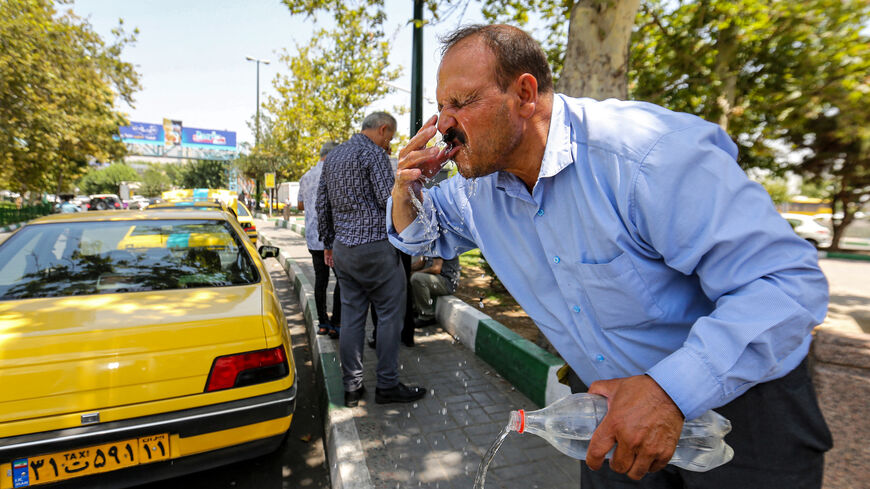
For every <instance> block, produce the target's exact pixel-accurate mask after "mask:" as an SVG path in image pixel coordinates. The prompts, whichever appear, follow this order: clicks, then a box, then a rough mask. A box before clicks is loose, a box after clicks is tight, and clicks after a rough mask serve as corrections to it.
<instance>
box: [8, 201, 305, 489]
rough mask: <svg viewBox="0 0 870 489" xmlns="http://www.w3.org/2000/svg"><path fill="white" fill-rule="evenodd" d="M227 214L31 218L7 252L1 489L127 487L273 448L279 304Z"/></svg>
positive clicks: (282, 380)
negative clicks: (44, 486)
mask: <svg viewBox="0 0 870 489" xmlns="http://www.w3.org/2000/svg"><path fill="white" fill-rule="evenodd" d="M243 235H244V231H243V230H242V229H241V228H240V227H239V225H238V223H237V222H235V220H234V219H231V218H230V216H229V215H228V214H226V213H224V212H214V211H177V212H144V211H142V212H139V211H131V212H126V213H117V212H109V211H104V212H87V213H78V214H55V215H52V216H47V217H43V218H38V219H35V220H33V221H31V222H30V223H28V224H26V225H25V226H23V227H21V228H20V229H18V230H16V231H15V232H14V233H13V234H11V235H10V236H9V238H8V239H7V240H6V241H5V242H3V243H2V244H0V344H2V355H0V378H2V379H3V382H2V392H3V394H2V396H0V487H4V488H5V487H10V488H11V487H25V486H29V485H38V484H47V483H52V485H51V486H50V487H52V488H53V487H66V486H67V485H72V486H75V487H125V486H129V485H136V484H143V483H145V482H150V481H154V480H159V479H162V478H166V477H171V476H175V475H179V474H182V473H188V472H193V471H196V470H200V469H202V468H208V467H212V466H215V465H216V464H225V463H228V462H231V461H236V460H242V459H247V458H251V457H255V456H258V455H261V454H265V453H268V452H270V451H274V450H275V449H277V448H278V447H279V446H280V444H281V442H282V440H283V439H284V438H285V436H286V432H287V430H288V428H289V426H290V423H291V420H292V417H293V412H294V409H295V402H296V392H297V390H296V370H295V365H294V362H293V357H292V349H291V344H290V338H289V335H288V332H287V328H286V320H285V317H284V313H283V311H282V308H281V305H280V303H279V302H278V299H277V296H276V294H275V288H274V286H273V284H272V281H271V279H270V277H269V273H268V272H267V270H266V268H265V266H264V264H263V259H265V258H267V257H274V256H277V254H278V249H277V248H274V247H268V246H263V247H261V248H260V249H259V252H258V250H257V249H256V248H255V247H254V246H253V244H252V243H251V242H250V241H249V240H247V239H244V238H243Z"/></svg>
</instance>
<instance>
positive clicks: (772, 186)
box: [760, 178, 791, 204]
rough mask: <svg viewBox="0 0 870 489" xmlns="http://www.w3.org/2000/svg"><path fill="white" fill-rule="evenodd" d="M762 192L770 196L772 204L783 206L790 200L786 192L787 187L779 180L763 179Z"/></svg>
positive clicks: (783, 181)
mask: <svg viewBox="0 0 870 489" xmlns="http://www.w3.org/2000/svg"><path fill="white" fill-rule="evenodd" d="M760 183H761V185H762V186H763V187H764V190H767V193H768V194H770V199H771V200H772V201H773V203H774V204H783V203H785V202H788V201H789V199H791V194H789V192H788V185H786V183H785V180H783V179H781V178H765V179H763V180H762V181H761V182H760Z"/></svg>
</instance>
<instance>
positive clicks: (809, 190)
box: [801, 179, 834, 199]
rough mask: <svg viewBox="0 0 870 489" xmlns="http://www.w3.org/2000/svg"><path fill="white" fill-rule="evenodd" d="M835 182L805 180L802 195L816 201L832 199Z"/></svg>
mask: <svg viewBox="0 0 870 489" xmlns="http://www.w3.org/2000/svg"><path fill="white" fill-rule="evenodd" d="M833 189H834V182H831V181H829V180H818V179H816V180H805V181H804V182H803V183H801V195H803V196H804V197H811V198H814V199H830V198H831V193H832V191H833Z"/></svg>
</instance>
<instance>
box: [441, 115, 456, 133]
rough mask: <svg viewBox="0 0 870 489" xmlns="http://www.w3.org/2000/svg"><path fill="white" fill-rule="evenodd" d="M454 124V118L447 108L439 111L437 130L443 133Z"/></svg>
mask: <svg viewBox="0 0 870 489" xmlns="http://www.w3.org/2000/svg"><path fill="white" fill-rule="evenodd" d="M454 126H456V119H455V118H454V117H453V115H452V113H451V112H450V111H449V110H442V111H441V113H439V114H438V124H437V125H436V128H437V129H438V132H440V133H441V134H444V133H445V132H446V131H447V130H448V129H450V128H451V127H454Z"/></svg>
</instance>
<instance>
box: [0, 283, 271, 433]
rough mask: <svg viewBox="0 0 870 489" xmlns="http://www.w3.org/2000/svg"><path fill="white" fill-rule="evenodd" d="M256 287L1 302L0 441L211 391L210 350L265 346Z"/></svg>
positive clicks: (259, 294) (215, 352)
mask: <svg viewBox="0 0 870 489" xmlns="http://www.w3.org/2000/svg"><path fill="white" fill-rule="evenodd" d="M262 293H263V292H262V290H261V286H260V284H254V285H245V286H233V287H211V288H198V289H181V290H161V291H153V292H138V293H125V294H99V295H91V296H71V297H60V298H44V299H29V300H22V301H16V302H6V303H2V302H0V385H2V395H0V419H2V420H4V423H2V424H0V438H2V437H7V436H14V435H18V434H21V433H34V432H39V431H47V430H55V429H61V428H69V427H76V426H81V425H82V424H87V423H88V422H97V421H99V422H104V421H110V420H111V419H107V418H112V417H115V418H121V417H123V416H122V411H124V412H126V415H129V414H134V415H145V414H151V413H150V412H149V410H148V409H144V410H139V411H136V410H135V409H133V410H131V409H128V408H129V407H130V406H136V405H143V403H144V405H149V406H150V405H157V404H160V403H157V402H155V401H160V400H166V399H178V398H190V397H191V396H195V395H197V394H200V396H199V397H201V398H207V397H209V396H215V395H216V394H207V395H201V394H202V393H203V392H204V390H205V388H206V383H207V381H208V377H209V371H210V369H211V367H212V365H213V363H214V361H215V358H216V356H220V355H226V354H235V353H239V352H249V351H255V350H261V349H263V348H266V338H265V334H264V325H263V324H262V322H263V320H262V313H263V311H262ZM232 390H233V389H229V390H228V391H232ZM220 395H221V396H222V397H223V398H224V399H232V398H233V397H232V394H229V396H228V395H227V392H224V393H222V394H220ZM213 400H214V399H211V401H213ZM202 402H203V403H205V402H208V400H206V399H204V400H203V401H202ZM164 404H165V403H164ZM184 404H185V405H187V406H188V407H189V406H195V405H197V402H189V401H188V402H185V403H184ZM112 408H115V409H112ZM96 410H100V411H103V418H99V416H96V418H95V417H94V415H93V413H92V411H96ZM152 411H153V412H159V409H157V408H156V407H155V409H152ZM112 413H115V414H112ZM89 416H90V417H89Z"/></svg>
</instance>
